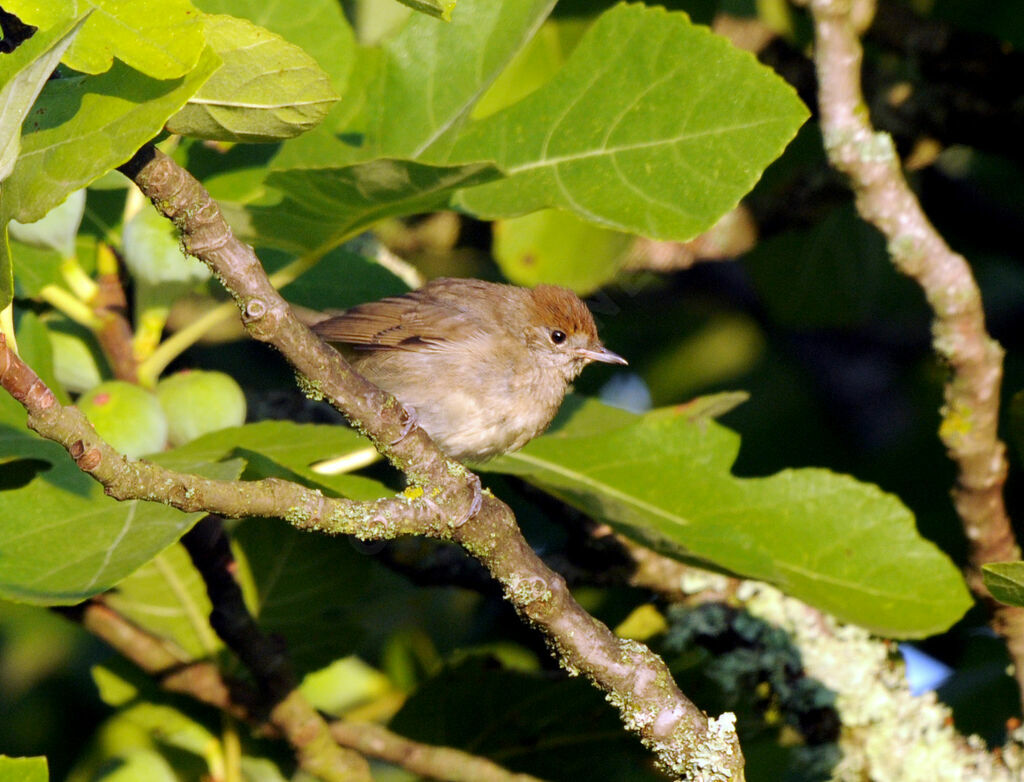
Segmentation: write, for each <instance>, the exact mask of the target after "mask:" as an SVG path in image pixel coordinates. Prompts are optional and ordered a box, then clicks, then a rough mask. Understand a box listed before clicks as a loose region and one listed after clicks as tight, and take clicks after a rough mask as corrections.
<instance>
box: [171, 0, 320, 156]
mask: <svg viewBox="0 0 1024 782" xmlns="http://www.w3.org/2000/svg"><path fill="white" fill-rule="evenodd" d="M204 22H205V28H206V35H207V39H208V41H209V45H210V47H211V48H212V49H213V50H214V52H216V53H217V55H218V56H219V57H220V58H221V60H222V61H223V63H224V64H223V65H222V66H221V67H220V68H219V69H218V70H217V72H216V73H214V75H213V76H212V77H211V78H210V79H209V80H208V81H207V82H206V83H205V84H203V86H202V87H200V88H199V92H197V93H196V94H195V95H194V96H193V97H192V98H190V99H189V102H188V103H187V104H186V105H185V108H183V109H182V110H181V111H179V112H178V113H177V114H175V115H174V116H173V117H171V118H170V119H169V120H168V121H167V129H168V130H169V131H171V132H172V133H179V134H181V135H183V136H195V137H198V138H205V139H217V140H221V141H277V140H280V139H285V138H292V137H294V136H298V135H299V134H301V133H305V132H306V131H307V130H309V129H310V128H313V127H316V125H318V124H319V123H320V122H321V120H323V118H324V117H325V116H326V114H327V111H328V110H329V109H330V107H331V106H332V105H333V104H334V102H335V101H337V100H338V95H337V93H336V92H335V91H334V89H333V88H332V86H331V83H330V79H329V77H328V75H327V74H326V73H325V72H324V71H323V70H321V68H320V66H319V65H317V64H316V61H315V60H314V59H313V58H312V57H310V56H309V55H308V54H306V53H305V52H304V51H303V50H302V49H300V48H299V47H298V46H295V45H294V44H291V43H288V42H287V41H285V40H284V39H283V38H281V37H279V36H277V35H275V34H274V33H271V32H270V31H269V30H265V29H263V28H262V27H257V26H256V25H254V24H252V23H251V22H248V21H246V20H244V19H236V18H235V17H233V16H206V17H205V19H204Z"/></svg>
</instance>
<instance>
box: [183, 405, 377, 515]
mask: <svg viewBox="0 0 1024 782" xmlns="http://www.w3.org/2000/svg"><path fill="white" fill-rule="evenodd" d="M372 447H373V446H372V445H370V443H369V441H368V440H366V438H364V437H363V436H362V435H360V434H359V433H357V432H355V431H354V430H352V429H349V428H348V427H346V426H331V425H327V424H297V423H294V422H292V421H258V422H256V423H252V424H246V425H245V426H238V427H231V428H228V429H220V430H218V431H216V432H210V433H209V434H206V435H203V436H202V437H199V438H197V439H195V440H193V441H192V442H190V443H188V444H187V445H183V446H181V447H179V448H175V449H174V450H172V451H167V452H166V453H165V454H163V463H164V464H166V465H167V466H168V467H172V468H174V469H184V468H185V465H188V464H191V463H194V462H214V461H219V460H220V459H224V458H227V457H228V456H242V457H244V458H245V459H246V460H247V461H250V462H252V461H254V460H253V457H254V455H259V456H261V457H264V458H265V459H266V460H269V461H270V462H272V463H273V464H276V465H278V466H279V467H281V468H283V469H284V471H286V472H284V473H282V472H281V471H274V470H270V471H267V470H266V468H265V467H264V468H263V469H262V471H261V476H260V477H262V475H270V474H274V475H281V476H284V477H290V478H297V479H300V480H301V481H303V482H305V483H308V484H312V485H315V486H320V487H323V488H325V489H329V490H330V491H332V492H335V493H337V494H339V495H341V496H345V497H349V498H351V499H357V500H371V499H377V498H378V497H382V496H385V495H387V494H389V493H390V492H389V491H388V490H387V489H386V488H384V487H383V485H382V484H380V483H378V482H376V481H373V480H370V479H368V478H364V477H362V476H359V475H346V474H341V475H323V474H321V473H318V472H315V471H314V470H313V469H312V467H313V465H315V464H317V463H318V462H322V461H324V460H326V459H331V458H336V457H340V456H345V455H349V454H352V453H356V452H360V451H365V450H366V449H367V448H372ZM178 465H181V466H178ZM256 469H260V468H259V467H257V468H256Z"/></svg>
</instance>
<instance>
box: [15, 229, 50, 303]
mask: <svg viewBox="0 0 1024 782" xmlns="http://www.w3.org/2000/svg"><path fill="white" fill-rule="evenodd" d="M8 247H9V248H10V250H9V251H10V255H11V262H12V265H13V266H14V268H16V269H17V271H18V274H17V276H16V277H15V279H14V290H15V292H16V294H17V296H18V297H19V298H27V299H34V298H36V297H38V296H39V293H40V292H41V291H42V290H43V288H45V287H46V286H47V285H61V286H63V282H64V278H63V275H62V274H61V271H60V265H61V262H62V261H63V258H62V257H61V254H60V253H59V252H58V251H57V250H46V249H43V248H40V247H32V246H31V245H28V244H22V243H21V242H18V241H12V242H9V244H8Z"/></svg>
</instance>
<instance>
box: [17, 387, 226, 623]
mask: <svg viewBox="0 0 1024 782" xmlns="http://www.w3.org/2000/svg"><path fill="white" fill-rule="evenodd" d="M4 396H6V395H4ZM12 401H13V400H12ZM16 404H17V403H15V405H16ZM18 416H19V412H18V411H17V409H16V407H11V406H10V405H8V404H4V405H3V406H2V407H0V457H3V456H18V457H29V458H32V459H43V460H46V461H48V462H50V466H49V469H46V470H43V471H42V472H39V473H37V474H36V475H35V476H34V477H33V478H32V479H31V480H30V481H28V482H27V483H26V484H25V485H23V486H20V487H18V488H14V489H10V490H8V491H5V492H4V493H3V500H2V505H0V596H3V597H6V598H8V599H11V600H15V601H18V602H28V603H39V604H45V605H62V604H71V603H77V602H80V601H81V600H83V599H85V598H87V597H89V596H91V595H94V594H98V593H99V592H103V591H105V590H107V589H109V588H110V587H112V586H113V585H114V584H116V583H117V582H118V581H120V580H121V579H122V578H124V577H125V576H127V575H128V574H129V573H131V572H132V571H133V570H135V569H136V568H138V567H139V566H140V565H142V564H143V563H145V562H147V561H148V560H149V559H151V558H152V557H154V556H155V555H156V554H158V553H159V552H160V551H162V550H163V549H165V548H167V546H169V545H170V544H172V543H173V542H174V541H176V540H177V539H178V538H179V537H181V535H182V534H183V533H184V532H185V531H186V530H187V529H188V528H189V527H191V526H192V524H194V523H195V522H196V520H197V519H199V518H200V517H201V516H202V514H201V513H191V514H185V513H182V512H181V511H178V510H175V509H174V508H170V507H167V506H166V505H160V504H158V503H150V502H139V501H131V502H118V501H116V500H114V499H111V498H110V497H107V496H106V495H105V494H104V493H103V487H102V486H100V485H99V484H98V483H97V482H96V481H94V480H93V479H92V478H90V477H89V476H88V475H86V474H85V473H83V472H82V471H81V470H79V469H78V467H77V466H76V465H75V463H74V462H73V461H72V460H71V457H70V456H68V455H67V453H66V452H64V449H63V448H61V447H60V446H59V445H57V444H56V443H52V442H49V441H46V440H43V439H42V438H40V437H38V436H37V435H35V434H33V433H32V432H30V431H28V430H27V429H24V428H23V427H24V418H23V414H22V417H21V418H20V419H19V417H18ZM153 460H154V461H158V462H159V461H161V459H160V457H159V456H158V457H154V459H153ZM190 469H191V470H192V471H193V472H196V473H198V474H201V475H205V476H206V477H210V478H222V479H230V478H234V477H236V476H237V475H238V474H239V473H240V471H241V464H240V463H238V462H227V463H222V464H198V463H193V464H191V465H190Z"/></svg>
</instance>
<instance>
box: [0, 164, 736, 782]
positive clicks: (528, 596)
mask: <svg viewBox="0 0 1024 782" xmlns="http://www.w3.org/2000/svg"><path fill="white" fill-rule="evenodd" d="M120 170H121V171H122V172H123V173H125V174H126V175H128V176H129V177H130V178H131V179H133V180H134V181H135V182H136V184H137V185H138V186H139V188H140V189H141V190H142V192H143V193H144V194H145V195H146V196H147V197H149V198H150V199H151V200H152V201H153V202H154V204H155V205H156V206H157V208H158V209H159V210H160V211H161V212H162V213H163V214H164V215H166V216H167V217H169V218H170V219H172V220H173V221H174V222H175V224H176V225H177V227H178V229H179V230H180V231H181V235H182V241H183V243H184V245H185V247H186V249H187V250H188V252H189V253H191V254H192V255H195V256H196V257H198V258H199V259H200V260H202V261H204V262H205V263H207V264H208V265H209V266H210V267H211V269H212V270H213V272H214V274H215V275H216V276H217V277H218V278H219V279H220V280H221V281H222V282H223V284H224V285H225V287H226V288H227V289H228V290H229V291H230V292H231V294H232V295H233V296H234V298H235V300H236V302H237V304H238V306H239V309H240V310H241V312H242V320H243V323H244V324H245V326H246V328H247V329H248V330H249V332H250V333H251V334H252V335H253V336H254V337H255V338H256V339H259V340H261V341H264V342H268V343H271V344H273V345H274V346H275V347H276V348H278V349H279V350H280V351H281V352H282V353H283V354H284V355H285V357H286V358H287V359H288V360H289V361H290V362H291V363H292V364H293V366H294V367H295V368H296V369H297V370H298V371H299V374H300V379H301V382H302V384H303V387H304V390H306V392H307V393H308V394H311V395H316V396H323V397H327V398H328V399H329V400H330V401H331V402H332V404H334V405H335V407H337V408H338V409H339V410H341V412H342V413H344V414H345V415H346V416H347V417H348V418H349V420H350V421H352V423H353V424H354V425H355V426H356V427H357V428H359V429H360V430H361V431H363V432H365V433H366V434H367V435H368V436H369V437H370V439H371V440H372V441H373V442H374V444H375V445H376V446H377V448H378V450H380V451H381V453H383V454H384V455H385V456H386V457H387V458H388V459H389V460H391V462H392V463H393V464H395V466H396V467H398V468H399V469H401V470H403V471H404V472H405V473H406V474H407V475H408V477H409V478H410V480H411V481H412V484H413V485H412V487H411V489H410V490H407V491H406V492H405V493H404V494H403V495H399V496H398V497H395V498H390V499H386V500H381V501H378V502H375V503H365V504H364V503H357V502H352V501H349V500H337V499H329V498H325V497H323V496H322V495H321V494H320V493H319V492H317V491H314V490H310V489H306V488H304V487H301V486H296V485H295V484H291V483H288V482H286V481H279V480H274V479H268V480H263V481H255V482H230V481H210V480H206V479H203V478H198V477H196V476H189V475H182V474H180V473H174V472H173V471H169V470H165V469H163V468H161V467H158V466H156V465H152V464H147V463H145V462H129V461H128V460H126V459H125V458H124V457H123V456H120V455H119V454H117V453H116V452H115V451H113V450H112V449H111V448H110V447H109V446H108V445H107V444H106V443H104V442H103V441H102V440H101V439H100V438H99V437H98V436H97V435H96V434H95V432H94V431H93V430H92V428H91V427H90V426H89V424H88V422H87V421H86V420H85V419H84V417H83V416H82V415H81V414H80V413H79V412H78V411H77V410H75V409H73V408H63V407H61V406H60V405H59V404H58V403H57V401H56V399H55V398H54V396H53V394H52V393H50V391H49V389H47V388H46V387H45V385H43V384H42V383H41V381H39V379H38V378H36V377H35V376H34V373H32V372H31V370H30V369H28V367H26V366H25V365H24V364H23V363H21V362H20V361H19V360H18V359H17V357H16V356H14V354H13V353H11V352H10V351H8V350H6V349H5V347H4V346H2V345H0V382H2V383H3V385H4V386H5V387H7V388H8V390H9V391H11V393H12V394H13V395H14V396H15V397H16V398H17V399H19V401H21V402H22V404H23V405H24V406H25V407H26V409H27V410H28V412H29V419H28V420H29V425H30V426H31V427H32V428H33V429H35V430H36V431H37V432H39V433H40V434H42V435H43V436H44V437H48V438H50V439H53V440H55V441H57V442H60V443H61V444H62V445H64V447H65V448H67V449H68V451H69V453H71V455H72V457H73V458H74V459H75V460H76V462H77V463H78V465H79V467H81V468H82V469H83V470H85V471H86V472H88V473H89V474H91V475H92V476H93V477H95V478H96V479H97V480H99V481H100V482H101V483H102V484H103V485H104V486H105V487H106V489H107V491H108V493H109V494H111V495H113V496H115V497H117V498H119V499H128V498H134V499H146V500H153V501H159V502H164V503H167V504H170V505H173V506H175V507H178V508H181V509H183V510H205V511H207V512H216V513H219V514H220V515H225V516H239V515H257V516H280V517H283V518H285V519H286V520H288V521H289V522H290V523H292V524H293V525H295V526H297V527H300V528H303V529H312V530H318V531H321V532H329V533H347V534H353V535H356V536H357V537H360V538H362V539H367V540H370V539H372V540H379V539H386V538H393V537H396V536H398V535H400V534H418V535H427V536H431V537H435V538H440V539H445V540H451V541H454V542H456V543H459V544H460V545H462V546H463V547H464V548H465V549H466V550H467V551H468V552H469V553H471V554H472V555H473V556H475V557H476V558H477V559H478V560H480V562H481V563H482V564H483V565H484V566H485V567H486V568H487V569H488V571H489V572H490V573H491V575H492V577H494V578H495V579H496V580H497V581H498V582H499V583H500V584H501V585H502V587H503V590H504V593H505V597H506V599H507V600H509V602H510V603H512V605H513V606H514V607H515V608H516V610H517V611H518V612H519V613H520V615H521V616H523V617H524V618H526V619H527V620H528V621H529V622H531V623H532V624H533V625H534V626H535V627H537V628H538V629H539V630H541V631H542V632H543V633H544V634H545V636H546V638H547V640H548V642H549V644H550V646H551V647H552V649H553V650H554V651H555V653H556V654H557V656H558V658H559V660H560V662H561V664H562V666H563V667H564V668H565V669H566V670H567V671H568V672H569V673H570V674H572V675H576V674H579V673H582V674H584V675H586V676H587V677H588V678H589V679H590V680H591V681H592V682H594V683H595V684H596V685H597V686H598V687H599V688H600V689H602V690H604V691H605V693H607V696H608V700H609V701H611V702H612V703H614V704H615V706H616V707H617V708H618V709H619V711H620V713H621V716H622V720H623V722H624V723H625V724H626V725H627V726H628V727H629V728H630V729H631V730H633V731H634V732H635V733H637V734H638V735H639V736H640V738H641V740H642V741H643V742H644V743H645V745H646V746H648V747H649V748H650V749H652V750H653V751H654V752H655V753H656V755H657V758H658V760H659V762H660V763H661V764H662V765H663V767H665V768H666V769H667V770H668V771H669V772H670V773H672V774H675V775H677V776H680V777H683V776H686V777H688V778H689V779H691V780H708V781H710V780H716V781H717V780H727V779H734V780H739V779H742V778H743V755H742V752H741V750H740V747H739V742H738V740H737V738H736V734H735V725H734V717H733V715H731V714H726V715H723V716H722V717H721V718H719V719H709V718H708V717H707V716H706V715H704V714H703V713H702V712H701V711H700V710H699V709H698V708H697V707H696V706H695V705H694V704H693V703H692V702H690V701H689V700H688V699H687V698H686V697H685V696H684V695H683V694H682V693H681V692H680V690H679V688H678V687H677V685H676V684H675V682H674V681H673V679H672V676H671V673H670V672H669V670H668V667H667V666H666V665H665V663H664V661H662V660H661V658H659V657H658V656H657V655H655V654H654V653H653V652H651V651H650V650H649V649H648V648H647V647H646V646H644V645H643V644H640V643H637V642H636V641H631V640H624V639H620V638H618V637H616V636H615V635H614V634H613V633H612V632H611V631H610V630H609V629H608V628H607V627H606V626H605V625H603V624H602V623H600V622H598V621H597V620H595V619H594V618H593V617H591V616H590V615H589V614H587V613H586V611H584V610H583V608H582V607H580V605H579V604H578V603H577V602H576V601H575V600H574V599H573V597H572V596H571V594H570V593H569V590H568V588H567V587H566V584H565V580H564V579H563V578H562V577H561V576H559V575H558V574H557V573H554V572H553V571H551V570H550V569H549V568H548V567H547V566H546V565H545V564H544V563H543V562H542V561H541V560H540V559H539V557H537V555H536V554H535V553H534V552H533V550H532V549H531V548H530V547H529V545H528V544H527V542H526V540H525V539H524V538H523V536H522V534H521V533H520V532H519V529H518V527H517V526H516V523H515V519H514V517H513V515H512V512H511V510H510V509H509V508H508V506H506V505H505V504H504V503H502V502H500V501H498V500H497V499H495V498H494V497H492V496H490V495H489V494H485V496H484V498H483V502H482V503H481V506H480V510H479V512H478V513H476V515H475V516H474V517H473V518H471V519H468V520H466V519H467V517H468V516H469V515H470V512H471V510H472V507H473V502H474V500H475V499H477V498H478V497H479V489H478V486H479V479H478V478H477V477H476V476H475V475H473V474H472V473H470V472H469V471H468V470H466V468H465V467H463V466H462V465H461V464H459V463H458V462H454V461H452V460H449V459H446V458H445V457H444V455H443V454H442V453H441V452H440V451H438V450H437V447H436V446H435V445H434V444H433V442H432V441H431V440H430V438H429V437H428V436H427V435H426V433H424V432H423V431H422V430H420V429H419V428H418V427H415V426H413V427H411V428H410V426H409V422H408V420H407V419H406V414H405V413H404V411H403V409H402V407H401V405H399V404H397V402H396V401H395V399H394V398H393V397H391V396H390V395H389V394H386V393H385V392H383V391H382V390H380V389H379V388H377V387H376V386H374V385H372V384H371V383H369V382H368V381H366V380H365V379H364V378H362V377H361V376H360V375H358V374H357V373H356V372H355V371H354V370H352V368H351V367H350V366H349V365H348V364H347V363H345V361H344V360H343V359H342V357H341V356H340V354H339V353H338V352H337V351H335V350H333V349H332V348H330V347H328V346H327V345H325V344H324V343H323V342H321V341H320V340H319V339H317V338H316V337H315V336H314V335H313V334H312V332H310V331H309V330H308V329H307V328H306V327H305V326H304V325H302V323H300V322H299V321H298V320H297V319H296V318H295V317H294V315H293V314H292V312H291V309H290V308H289V306H288V304H287V302H285V301H284V300H283V299H282V298H281V297H280V295H279V294H278V293H277V291H276V290H275V289H274V288H273V286H272V285H270V283H269V281H268V280H267V277H266V274H265V273H264V271H263V268H262V266H261V265H260V263H259V260H258V259H257V258H256V255H255V254H254V253H253V251H252V248H250V247H248V246H247V245H245V244H243V243H241V242H239V241H238V240H237V239H236V238H235V237H234V236H233V235H232V233H231V231H230V229H229V228H228V226H227V224H226V223H225V221H224V219H223V217H222V215H221V213H220V210H219V209H218V207H217V205H216V204H215V203H214V201H213V200H212V198H211V197H210V195H209V194H208V193H207V192H206V191H205V189H204V188H203V187H202V185H200V184H199V182H197V181H196V180H195V179H193V178H192V177H191V176H190V175H189V174H188V172H186V171H185V170H184V169H182V168H181V167H179V166H178V165H177V164H176V163H174V162H173V161H172V160H171V159H169V158H167V157H166V156H165V155H163V154H162V153H160V152H158V151H157V150H155V149H154V148H152V147H151V146H148V147H145V148H144V149H143V150H141V151H140V152H139V153H138V154H136V156H135V157H134V158H133V159H132V160H131V161H129V162H128V163H126V164H125V165H123V166H122V167H121V169H120ZM463 521H465V523H462V522H463Z"/></svg>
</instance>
